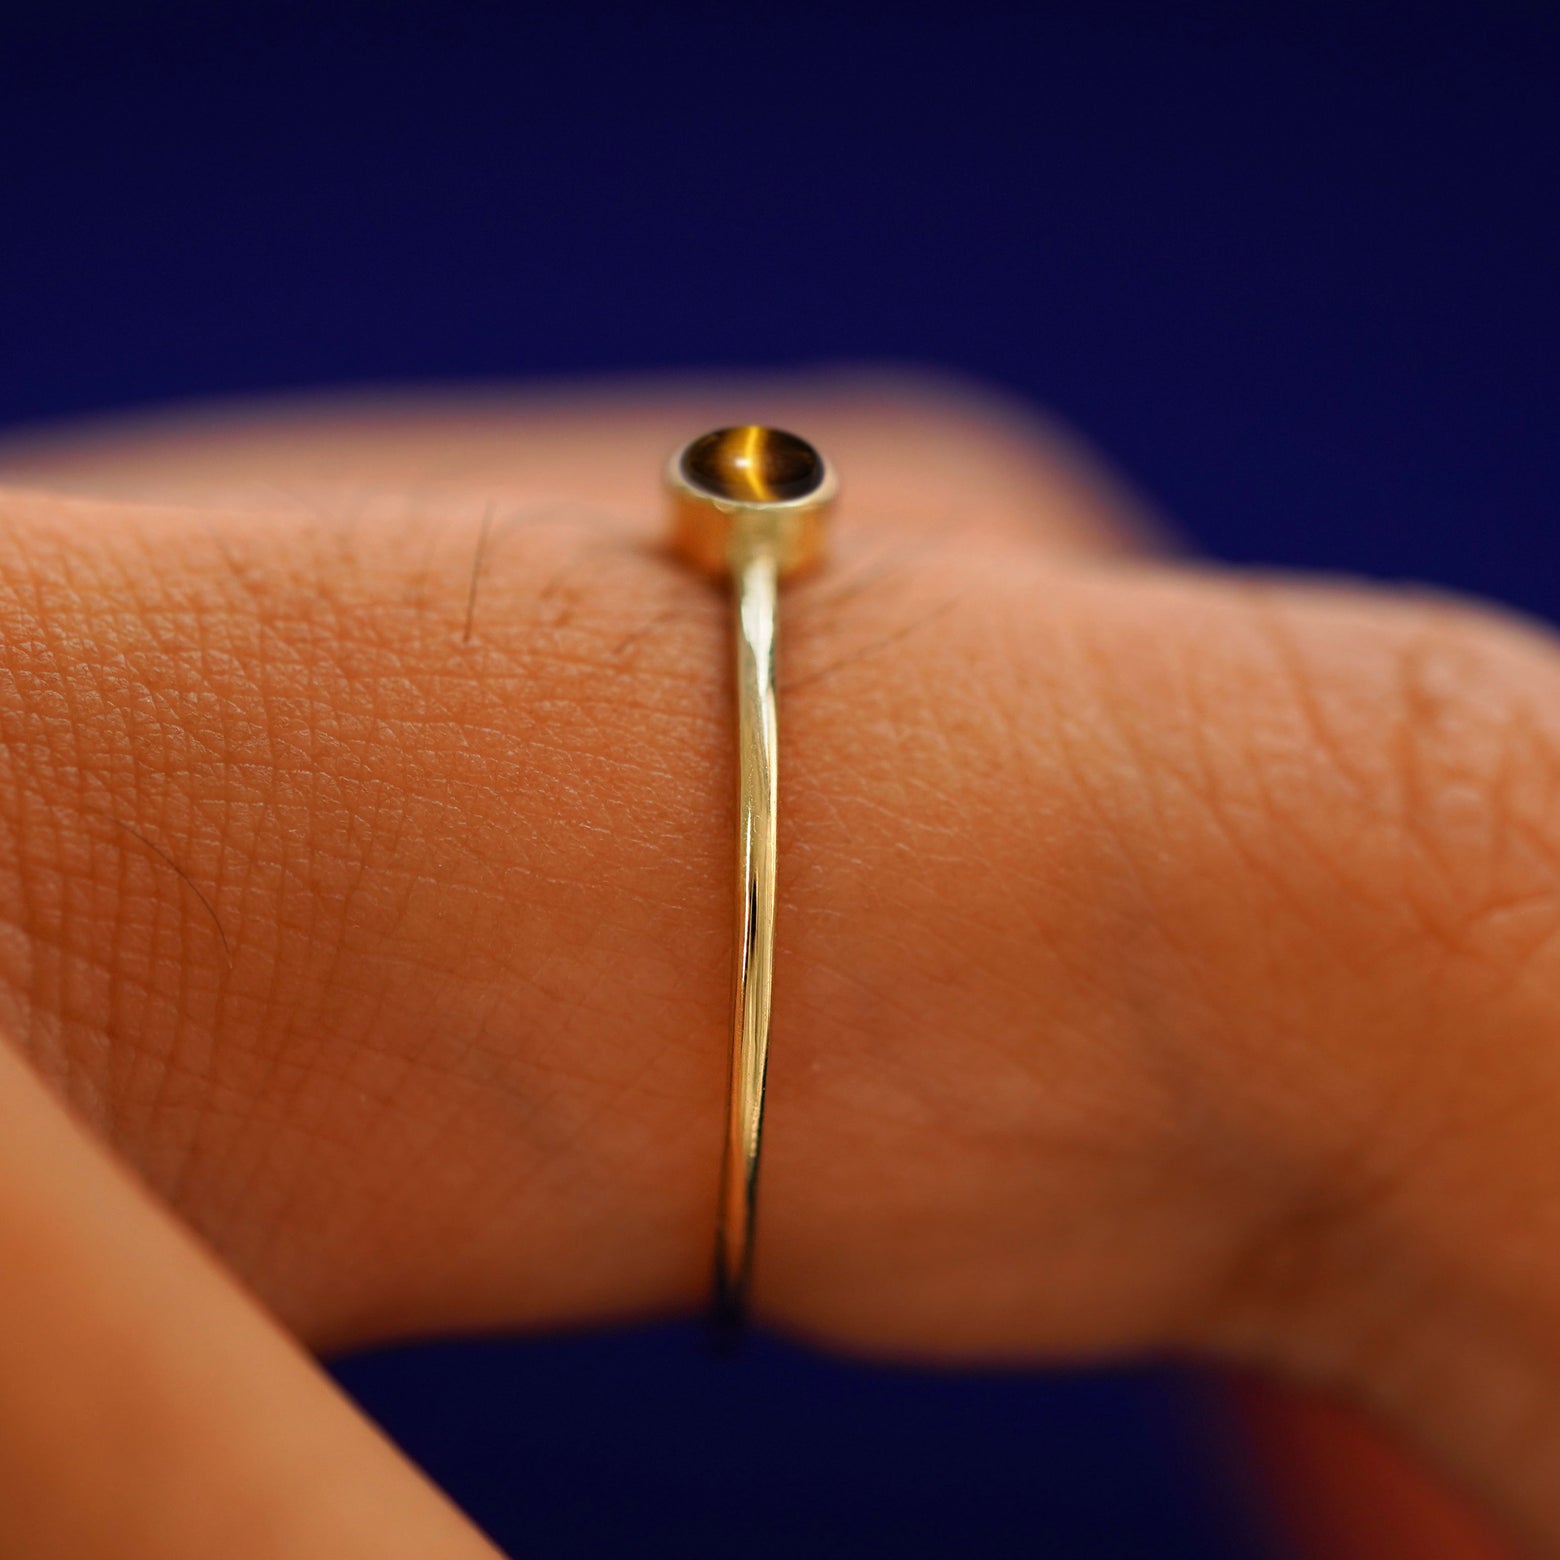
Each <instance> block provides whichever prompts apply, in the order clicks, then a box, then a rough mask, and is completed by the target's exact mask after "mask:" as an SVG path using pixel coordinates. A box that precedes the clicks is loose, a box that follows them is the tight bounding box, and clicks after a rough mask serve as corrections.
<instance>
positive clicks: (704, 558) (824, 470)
mask: <svg viewBox="0 0 1560 1560" xmlns="http://www.w3.org/2000/svg"><path fill="white" fill-rule="evenodd" d="M666 483H667V487H668V488H669V489H670V491H671V529H672V542H673V545H674V547H675V548H676V550H677V551H678V552H679V553H680V554H681V556H682V557H683V558H685V559H687V560H688V561H689V562H690V563H693V564H695V565H696V566H697V567H699V568H700V569H702V570H704V571H705V572H707V573H710V574H713V575H716V576H718V577H719V578H721V579H724V580H729V581H730V583H731V586H732V597H733V603H734V606H735V613H734V626H735V628H736V634H735V640H736V684H737V921H736V931H737V937H736V957H735V960H734V970H735V974H734V979H733V983H732V987H733V989H732V1018H731V1073H730V1090H729V1103H728V1107H727V1118H726V1141H725V1148H724V1151H723V1154H722V1161H721V1174H720V1201H719V1203H718V1205H717V1211H716V1216H715V1279H714V1292H713V1302H714V1303H713V1320H714V1322H715V1325H716V1329H717V1332H718V1333H719V1334H720V1335H721V1336H723V1337H727V1338H729V1337H730V1336H732V1335H733V1334H734V1333H735V1331H736V1330H737V1328H738V1327H739V1326H740V1324H741V1322H742V1319H743V1317H744V1314H745V1312H746V1308H747V1293H748V1285H749V1281H750V1279H751V1276H752V1270H753V1217H754V1212H755V1209H756V1206H757V1198H758V1153H759V1144H760V1140H761V1136H762V1131H763V1125H764V1076H765V1070H766V1064H767V1061H768V1056H769V1007H770V992H771V988H772V982H773V972H774V950H775V843H776V833H775V813H776V802H777V796H778V792H777V787H776V762H775V760H776V755H775V742H776V722H775V654H776V630H777V622H778V616H779V596H780V592H779V585H780V581H781V580H782V579H788V578H790V577H791V576H793V575H795V574H798V573H800V572H801V571H803V570H805V569H808V568H810V567H812V566H813V565H814V564H816V563H817V562H818V561H819V559H820V558H821V557H822V553H823V531H824V520H825V517H826V515H827V513H828V511H829V508H830V506H831V505H832V504H833V503H834V500H835V497H836V495H837V493H838V488H839V485H838V482H837V481H836V479H835V476H834V473H833V471H832V470H830V468H829V466H828V464H827V463H826V462H825V461H824V459H823V457H822V456H821V455H819V453H818V452H817V451H816V450H815V449H814V448H813V447H812V445H810V444H808V443H807V442H806V440H804V439H799V438H797V436H796V435H795V434H794V433H783V432H781V430H779V429H778V428H760V427H743V428H719V429H717V430H716V431H715V432H713V433H706V434H704V435H703V436H702V437H701V438H697V439H694V440H693V441H692V442H691V443H689V444H686V445H684V446H683V448H682V449H680V450H679V451H678V452H677V453H676V454H675V455H673V456H672V458H671V460H670V462H669V463H668V465H667V468H666Z"/></svg>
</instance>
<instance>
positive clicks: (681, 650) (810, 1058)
mask: <svg viewBox="0 0 1560 1560" xmlns="http://www.w3.org/2000/svg"><path fill="white" fill-rule="evenodd" d="M746 420H753V421H760V422H768V423H772V424H778V425H780V426H791V427H796V428H798V429H800V430H801V431H803V432H805V433H806V434H807V436H808V437H809V438H812V439H814V440H815V441H816V442H817V443H818V445H819V446H820V447H821V448H823V449H824V450H825V451H827V453H828V455H829V457H830V458H831V460H833V461H834V462H835V463H836V465H837V467H838V468H839V470H840V471H841V473H842V474H843V476H844V479H845V483H846V496H845V501H844V507H843V509H842V520H841V524H840V527H839V535H838V538H837V545H836V548H835V551H834V555H833V559H832V561H831V564H830V566H829V568H828V569H827V570H826V571H825V572H824V573H822V574H821V575H819V576H818V577H816V578H815V579H812V580H810V581H806V582H801V583H799V584H797V585H796V586H795V587H794V588H793V589H790V590H789V591H788V594H787V597H786V601H785V604H784V606H785V612H784V627H783V632H784V644H783V651H782V654H783V667H782V695H783V700H784V703H783V709H782V723H783V725H782V743H783V757H782V770H781V787H782V824H781V829H782V839H781V863H782V864H781V882H780V898H781V905H780V912H779V915H780V919H779V949H778V955H777V989H776V1009H775V1050H774V1053H773V1060H772V1072H771V1095H770V1114H769V1117H768V1121H767V1124H766V1149H765V1165H764V1193H763V1199H764V1200H763V1209H762V1224H761V1237H760V1241H759V1257H758V1267H757V1272H756V1302H757V1307H758V1310H759V1311H760V1313H761V1314H762V1316H763V1317H764V1318H765V1319H766V1320H768V1321H771V1322H773V1323H775V1324H776V1325H779V1326H782V1327H785V1328H787V1329H789V1330H791V1331H793V1332H797V1333H801V1334H803V1335H805V1336H808V1337H811V1338H814V1339H816V1340H819V1341H821V1342H823V1343H825V1344H828V1345H831V1346H838V1347H847V1348H851V1349H856V1350H865V1351H872V1352H877V1353H882V1354H889V1355H897V1356H905V1357H914V1358H939V1359H944V1360H948V1361H955V1362H956V1361H960V1360H967V1359H976V1358H978V1359H982V1360H1003V1359H1011V1360H1019V1359H1022V1360H1035V1359H1057V1358H1069V1359H1077V1358H1095V1357H1105V1356H1116V1355H1121V1354H1126V1353H1135V1352H1142V1351H1159V1352H1164V1351H1170V1352H1178V1353H1188V1354H1195V1355H1197V1356H1199V1357H1202V1358H1205V1359H1208V1360H1210V1361H1215V1362H1221V1361H1222V1362H1229V1363H1237V1364H1241V1365H1244V1366H1252V1367H1256V1368H1258V1369H1260V1370H1261V1371H1263V1372H1265V1373H1267V1374H1269V1375H1271V1376H1275V1377H1280V1378H1282V1377H1288V1378H1292V1379H1297V1380H1300V1381H1304V1382H1306V1383H1308V1384H1311V1385H1313V1386H1315V1387H1318V1388H1321V1389H1323V1390H1326V1391H1328V1392H1331V1393H1334V1394H1337V1395H1340V1396H1342V1397H1344V1398H1347V1399H1349V1400H1352V1401H1354V1402H1357V1403H1360V1404H1363V1405H1365V1406H1366V1407H1367V1408H1368V1409H1369V1410H1370V1411H1371V1412H1372V1413H1373V1414H1375V1415H1376V1416H1378V1417H1379V1418H1380V1419H1381V1420H1382V1421H1383V1422H1385V1423H1387V1424H1389V1425H1390V1426H1392V1427H1393V1429H1394V1430H1395V1432H1396V1433H1397V1434H1398V1435H1399V1436H1401V1437H1402V1438H1403V1439H1405V1440H1406V1441H1408V1442H1409V1443H1411V1444H1413V1445H1414V1446H1416V1447H1417V1448H1419V1449H1420V1450H1421V1451H1422V1452H1423V1453H1424V1454H1425V1455H1426V1456H1428V1457H1429V1458H1430V1459H1431V1460H1433V1461H1434V1462H1436V1463H1437V1464H1438V1465H1439V1466H1440V1467H1441V1468H1442V1469H1444V1470H1445V1471H1446V1473H1447V1474H1449V1475H1450V1477H1451V1478H1452V1479H1453V1480H1454V1481H1455V1482H1456V1483H1458V1484H1459V1485H1461V1486H1462V1487H1464V1488H1465V1489H1467V1490H1469V1491H1471V1492H1473V1493H1474V1494H1475V1495H1476V1497H1477V1498H1479V1499H1480V1500H1482V1501H1483V1502H1486V1503H1487V1504H1488V1505H1489V1507H1490V1508H1491V1509H1492V1510H1493V1511H1495V1512H1497V1513H1498V1514H1499V1518H1500V1520H1501V1521H1502V1522H1503V1523H1505V1524H1506V1525H1507V1526H1508V1527H1509V1529H1510V1531H1512V1532H1513V1533H1515V1534H1519V1535H1520V1536H1521V1539H1522V1541H1523V1542H1525V1543H1526V1544H1527V1545H1528V1546H1529V1547H1530V1548H1532V1549H1533V1550H1535V1551H1536V1552H1543V1553H1560V1498H1557V1496H1556V1494H1555V1491H1556V1490H1557V1489H1560V1445H1557V1432H1560V1424H1557V1405H1560V1382H1557V1376H1560V1359H1557V1354H1560V1331H1557V1329H1560V1255H1557V1253H1560V1240H1557V1239H1556V1236H1557V1235H1560V1230H1557V1227H1556V1226H1557V1224H1560V1158H1557V1157H1556V1155H1555V1154H1554V1152H1553V1144H1554V1141H1555V1131H1556V1128H1557V1127H1560V1047H1557V1045H1556V1043H1555V1041H1556V1031H1557V1021H1560V942H1557V940H1556V938H1555V936H1554V933H1555V929H1556V926H1557V923H1560V808H1557V806H1556V802H1557V795H1556V792H1557V782H1560V698H1557V695H1560V660H1557V658H1556V654H1555V648H1554V646H1553V644H1552V643H1551V642H1550V641H1549V639H1548V638H1547V637H1546V636H1545V635H1544V634H1542V633H1541V632H1539V631H1538V630H1536V629H1535V628H1533V627H1530V626H1527V625H1523V624H1520V623H1517V622H1515V621H1512V620H1510V619H1507V618H1504V617H1502V616H1501V615H1499V614H1498V613H1495V612H1493V611H1491V610H1487V609H1481V608H1477V607H1475V606H1472V605H1468V604H1463V603H1459V602H1455V601H1451V600H1447V599H1442V598H1436V597H1432V596H1429V595H1422V596H1415V595H1410V594H1398V595H1387V594H1383V593H1371V592H1367V591H1364V590H1360V589H1355V588H1351V587H1348V586H1344V585H1333V584H1318V583H1305V582H1300V581H1284V580H1264V579H1259V578H1255V577H1252V576H1240V577H1234V576H1227V575H1221V574H1218V573H1214V572H1211V571H1203V570H1198V569H1193V568H1190V567H1188V566H1185V565H1182V564H1177V563H1172V562H1168V561H1163V555H1165V554H1167V553H1168V549H1167V548H1165V547H1164V546H1163V544H1162V543H1161V542H1159V541H1158V540H1157V539H1156V538H1157V537H1158V535H1159V533H1158V532H1157V531H1156V529H1155V527H1154V526H1153V525H1152V523H1151V522H1149V521H1146V520H1144V519H1143V518H1141V517H1140V516H1138V515H1137V514H1136V512H1135V510H1134V506H1133V505H1132V503H1131V501H1130V500H1129V499H1127V498H1126V497H1124V496H1123V494H1122V493H1121V491H1120V490H1119V489H1117V488H1116V487H1115V486H1114V485H1113V484H1111V483H1110V482H1109V481H1108V479H1106V478H1104V477H1103V476H1101V475H1100V474H1099V473H1098V472H1097V471H1096V470H1095V469H1094V468H1093V467H1092V466H1091V464H1090V463H1089V462H1088V461H1087V460H1086V459H1085V458H1083V457H1082V456H1080V455H1079V454H1078V453H1077V452H1076V451H1074V450H1072V449H1071V448H1070V447H1069V446H1068V445H1067V444H1066V443H1065V442H1063V441H1060V440H1058V439H1057V438H1056V437H1055V436H1054V435H1051V434H1049V433H1047V432H1045V431H1044V430H1039V429H1036V428H1034V427H1032V426H1028V425H1025V424H1024V423H1022V421H1021V420H1020V419H1018V418H1017V417H1016V416H1015V415H1014V414H1012V413H1011V412H1009V411H1007V410H1006V409H1003V408H1001V407H997V406H993V405H992V404H991V403H990V402H987V401H980V400H976V399H972V398H970V397H967V396H959V395H951V394H949V393H947V392H942V391H936V390H933V389H928V388H926V387H905V386H903V385H894V384H891V383H884V382H874V381H855V382H835V383H829V384H823V385H817V386H773V385H770V386H765V385H738V386H719V387H701V386H696V385H694V386H688V385H685V386H670V387H662V388H660V389H658V390H657V391H655V392H654V393H651V392H648V391H646V390H644V389H643V388H640V389H631V390H628V391H623V392H618V393H614V394H612V395H601V396H596V397H581V398H579V399H578V400H576V401H574V402H570V401H569V400H568V399H567V398H565V397H561V396H553V397H550V398H548V399H547V400H545V401H535V402H525V401H521V400H513V399H511V400H501V399H490V400H487V401H485V402H478V403H467V404H461V405H444V406H433V407H416V406H412V405H408V404H405V403H399V404H394V403H392V404H380V405H375V406H364V407H351V406H324V407H320V406H316V407H312V408H307V409H298V410H296V411H292V412H275V413H270V414H267V415H264V416H260V417H253V418H236V419H235V418H226V419H208V420H206V421H205V422H204V423H196V424H192V425H185V426H163V427H156V426H153V427H145V428H141V429H138V430H132V431H128V432H126V431H115V430H108V431H105V432H101V433H99V434H97V435H95V436H78V437H75V438H72V439H61V440H56V441H52V442H48V443H43V442H39V443H35V444H33V445H31V446H16V447H14V448H13V449H11V450H10V451H8V452H6V453H5V454H4V456H3V459H0V480H3V481H4V482H5V483H6V484H7V486H6V487H5V488H4V490H3V493H0V525H3V537H4V543H3V548H0V1026H3V1029H4V1032H5V1033H6V1034H7V1035H9V1036H10V1037H11V1038H12V1039H13V1040H14V1042H15V1044H16V1047H17V1049H18V1051H19V1052H20V1054H21V1055H22V1056H23V1057H25V1058H26V1060H27V1061H28V1062H30V1063H31V1065H32V1067H33V1069H34V1070H35V1071H36V1072H37V1073H38V1074H40V1075H41V1076H42V1077H43V1078H44V1079H45V1080H47V1082H48V1083H49V1084H50V1085H51V1086H52V1089H53V1092H54V1094H55V1096H56V1097H57V1098H59V1099H61V1100H63V1101H64V1102H66V1104H67V1105H68V1106H69V1107H70V1109H71V1110H72V1111H73V1113H74V1114H75V1115H76V1117H77V1118H78V1119H79V1120H80V1121H82V1122H84V1123H85V1124H86V1125H87V1126H88V1127H89V1128H90V1129H91V1130H92V1131H93V1132H94V1133H95V1134H97V1135H98V1136H99V1137H101V1138H102V1139H105V1140H107V1141H108V1142H109V1143H111V1144H112V1145H113V1146H114V1148H115V1149H117V1150H118V1152H119V1153H120V1154H121V1155H122V1156H123V1158H124V1160H125V1161H127V1162H128V1164H129V1165H131V1166H132V1167H133V1168H134V1170H135V1172H136V1173H137V1175H138V1176H139V1177H140V1178H141V1179H142V1180H143V1181H144V1183H145V1184H146V1185H147V1186H148V1187H149V1188H150V1189H151V1191H152V1192H153V1194H154V1195H155V1196H156V1197H157V1198H158V1199H160V1200H161V1201H162V1202H164V1203H165V1204H167V1205H168V1206H170V1207H171V1208H172V1209H174V1210H175V1211H176V1212H177V1214H178V1215H179V1216H180V1217H181V1218H182V1219H183V1220H184V1221H186V1222H187V1224H188V1225H189V1226H190V1227H192V1228H193V1230H194V1231H196V1232H198V1234H199V1235H200V1236H201V1237H203V1238H204V1240H205V1241H206V1242H208V1243H209V1244H210V1246H211V1247H212V1248H213V1249H214V1250H215V1251H216V1252H217V1254H218V1255H219V1256H220V1257H221V1258H222V1259H223V1261H224V1262H225V1263H226V1264H227V1265H228V1267H229V1268H230V1269H231V1271H232V1272H233V1273H234V1274H236V1275H237V1277H238V1279H240V1280H241V1281H242V1282H243V1283H244V1284H245V1285H247V1286H249V1287H250V1288H251V1289H252V1290H253V1291H254V1292H255V1293H256V1294H257V1295H258V1296H259V1297H260V1298H261V1299H262V1300H263V1301H264V1302H265V1304H266V1305H267V1306H268V1307H270V1308H271V1309H272V1310H273V1311H274V1313H275V1314H276V1316H277V1317H278V1318H279V1320H280V1322H281V1323H282V1324H283V1325H285V1326H286V1327H287V1328H288V1329H290V1330H292V1331H294V1332H296V1333H297V1334H298V1335H300V1336H301V1337H302V1338H304V1339H305V1340H307V1341H308V1342H310V1343H311V1344H315V1345H327V1346H333V1345H339V1344H342V1343H346V1342H355V1341H364V1340H367V1339H370V1338H380V1337H385V1336H391V1335H402V1334H406V1333H412V1332H426V1331H432V1330H440V1329H453V1328H473V1327H486V1326H492V1325H499V1324H502V1325H505V1326H514V1325H521V1326H546V1325H552V1324H556V1323H560V1322H565V1321H567V1322H579V1321H594V1320H601V1319H607V1318H614V1317H625V1316H633V1315H643V1314H647V1313H652V1312H661V1311H668V1310H674V1309H684V1308H688V1307H691V1306H693V1305H695V1304H697V1303H698V1301H699V1300H700V1298H701V1295H702V1292H703V1285H704V1281H705V1278H706V1274H707V1267H708V1261H709V1239H710V1228H711V1217H712V1202H713V1195H714V1185H713V1167H714V1166H715V1165H716V1163H717V1162H718V1157H719V1143H720V1135H721V1111H722V1108H723V1102H724V1068H725V1056H724V1044H725V1036H726V1010H725V1008H726V1001H727V996H728V991H729V986H728V981H729V957H730V902H729V898H730V882H729V876H730V848H731V842H730V834H731V822H732V814H733V804H732V790H733V779H732V774H731V771H730V752H729V749H730V732H729V722H730V714H729V709H728V703H729V700H728V696H727V695H728V688H727V680H726V637H725V636H726V605H725V602H724V600H723V598H722V597H721V595H720V593H719V592H718V591H717V590H715V589H713V588H712V587H711V586H710V585H709V584H708V583H707V582H704V581H701V580H699V579H698V578H696V577H694V576H692V575H691V574H690V573H689V572H688V571H686V570H684V569H682V568H680V567H679V566H678V565H677V564H676V563H675V562H673V561H671V560H670V559H668V558H667V557H666V556H665V554H664V552H663V551H662V550H661V549H660V548H659V546H658V545H657V538H658V526H659V495H658V492H657V489H656V486H655V479H656V475H657V473H658V471H659V468H660V465H661V462H662V461H663V460H664V458H665V455H666V453H667V451H668V450H669V449H671V448H673V447H675V446H676V445H677V444H678V443H679V442H681V441H682V440H683V439H684V438H686V437H687V436H688V434H689V433H690V432H696V431H698V430H699V429H701V428H704V427H711V426H717V425H720V424H722V423H730V422H736V421H746ZM1153 553H1158V554H1160V555H1161V561H1159V562H1152V561H1150V559H1149V557H1148V556H1147V555H1149V554H1153ZM212 1281H213V1282H215V1280H212ZM48 1325H49V1321H48V1318H47V1317H44V1318H35V1319H34V1326H35V1327H37V1328H40V1329H44V1330H47V1327H48ZM58 1342H59V1341H58V1340H56V1344H57V1345H58ZM0 1376H3V1372H0ZM4 1390H5V1389H3V1388H0V1393H3V1391H4ZM5 1406H6V1405H5V1403H4V1402H3V1401H0V1408H3V1407H5ZM173 1466H174V1465H173V1464H172V1463H170V1468H171V1467H173ZM388 1476H389V1475H387V1477H388ZM170 1477H172V1474H170ZM396 1477H398V1478H400V1477H410V1476H409V1475H401V1474H399V1472H397V1474H396ZM1321 1477H1323V1478H1324V1480H1325V1478H1326V1475H1325V1474H1324V1475H1322V1476H1321ZM429 1498H430V1499H431V1498H432V1497H429ZM1408 1498H1409V1499H1412V1497H1411V1496H1410V1497H1408ZM3 1509H4V1502H3V1501H0V1510H3ZM1430 1520H1435V1519H1434V1518H1433V1517H1432V1518H1431V1519H1430ZM33 1542H34V1544H35V1547H34V1548H33V1549H31V1550H29V1553H35V1554H37V1555H40V1556H46V1555H48V1554H51V1553H61V1554H63V1553H81V1552H82V1551H81V1550H79V1549H78V1550H74V1551H72V1550H68V1549H67V1548H63V1547H56V1549H54V1550H49V1549H47V1548H46V1547H43V1546H42V1544H41V1542H40V1541H39V1540H38V1539H37V1538H36V1535H35V1536H34V1539H33ZM451 1542H452V1544H459V1543H466V1542H468V1541H467V1540H466V1539H465V1538H464V1537H462V1538H460V1539H458V1540H452V1541H451ZM118 1552H126V1551H118ZM148 1552H151V1550H148ZM158 1552H161V1551H158ZM256 1552H257V1553H273V1552H274V1553H278V1554H280V1553H287V1552H290V1551H288V1550H286V1549H285V1548H280V1547H274V1548H272V1549H269V1550H257V1551H256ZM429 1552H441V1553H442V1552H444V1551H439V1550H430V1551H429ZM465 1552H467V1551H466V1550H463V1549H461V1548H459V1547H451V1548H450V1549H449V1550H448V1553H450V1554H452V1555H455V1554H461V1553H465ZM479 1552H480V1551H479ZM1374 1552H1375V1553H1377V1554H1383V1553H1392V1552H1393V1551H1391V1550H1390V1549H1386V1548H1382V1547H1380V1546H1379V1545H1378V1547H1377V1548H1376V1549H1375V1551H1374ZM1397 1552H1400V1553H1403V1554H1409V1553H1423V1552H1424V1551H1423V1549H1410V1548H1402V1549H1400V1550H1399V1551H1397Z"/></svg>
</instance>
